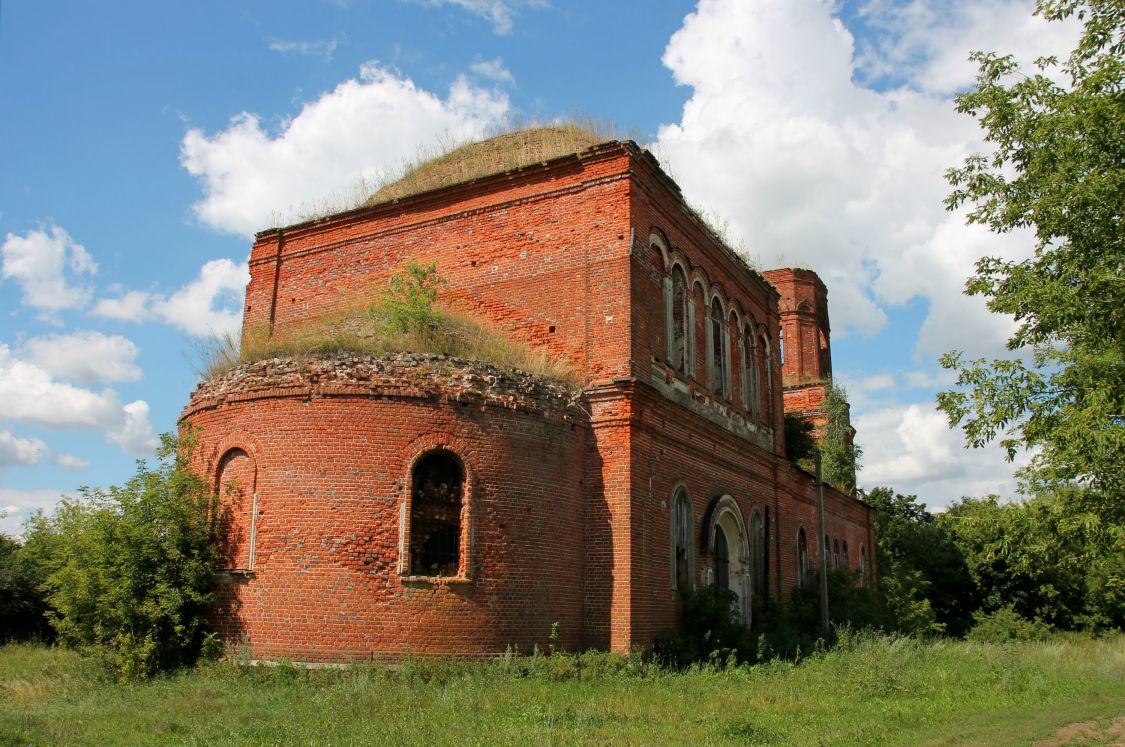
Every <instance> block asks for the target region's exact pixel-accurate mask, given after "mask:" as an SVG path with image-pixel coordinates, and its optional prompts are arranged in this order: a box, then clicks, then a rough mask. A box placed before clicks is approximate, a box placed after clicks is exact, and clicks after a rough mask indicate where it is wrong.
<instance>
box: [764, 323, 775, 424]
mask: <svg viewBox="0 0 1125 747" xmlns="http://www.w3.org/2000/svg"><path fill="white" fill-rule="evenodd" d="M762 368H764V369H765V372H764V373H765V380H766V381H765V391H764V392H763V393H762V396H763V397H764V398H765V401H766V406H765V408H764V411H765V416H766V420H767V421H768V422H769V423H770V424H771V425H772V424H773V346H772V345H771V344H770V338H769V335H762Z"/></svg>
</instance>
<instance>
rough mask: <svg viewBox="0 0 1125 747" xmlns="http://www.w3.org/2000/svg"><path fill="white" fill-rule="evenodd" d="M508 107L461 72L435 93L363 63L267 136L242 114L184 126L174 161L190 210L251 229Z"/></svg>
mask: <svg viewBox="0 0 1125 747" xmlns="http://www.w3.org/2000/svg"><path fill="white" fill-rule="evenodd" d="M508 110H509V103H508V98H507V96H506V95H504V94H503V93H499V92H497V91H489V90H484V89H481V88H478V87H475V86H473V85H472V84H471V83H470V82H469V81H468V79H467V78H465V77H464V76H460V77H458V78H457V80H456V81H454V83H453V85H452V86H451V87H450V90H449V94H448V96H447V97H446V98H445V99H441V98H439V97H438V96H435V95H434V94H432V93H430V92H428V91H424V90H421V89H419V88H417V87H416V86H415V85H414V83H413V82H412V81H410V80H409V79H407V78H403V77H400V76H399V75H396V74H395V73H393V72H391V71H390V70H388V69H387V68H385V67H382V66H380V65H378V64H377V63H374V62H372V63H367V64H365V65H363V66H362V68H361V69H360V75H359V78H358V79H352V80H348V81H345V82H344V83H341V84H340V85H338V86H337V87H336V88H335V90H333V91H331V92H329V93H326V94H324V95H322V96H321V97H320V98H319V99H317V100H316V101H313V102H310V103H308V104H306V105H305V106H304V108H303V109H302V110H301V112H300V113H299V114H297V116H295V117H294V118H293V119H292V120H290V121H288V122H287V123H286V124H285V125H284V127H283V128H282V130H281V132H280V133H279V134H278V135H277V136H276V137H271V136H270V135H269V134H268V133H267V132H266V131H265V130H264V129H263V128H262V126H261V123H260V121H259V118H258V116H257V115H255V114H250V113H248V112H243V113H242V114H239V115H238V116H237V117H235V118H234V119H233V120H232V121H231V125H230V127H228V128H227V129H226V130H223V131H221V132H219V133H217V134H215V135H212V136H208V135H206V134H205V133H204V132H203V131H202V130H199V129H190V130H188V132H187V134H186V135H184V139H183V142H182V143H181V146H180V162H181V164H182V165H183V167H184V168H185V169H187V171H188V172H189V173H191V174H192V175H193V176H195V177H196V178H197V179H198V180H199V182H200V184H201V186H202V188H203V194H204V196H203V199H201V200H200V201H199V202H197V203H195V205H194V208H193V209H194V211H195V214H196V215H197V216H198V218H199V219H200V220H201V221H203V222H204V223H206V224H207V225H210V226H213V227H215V228H218V229H221V230H224V231H229V232H232V233H238V234H242V235H244V236H251V235H252V234H253V233H254V232H256V231H260V230H262V229H264V228H267V227H269V226H270V225H271V222H272V223H276V222H277V216H279V215H282V216H285V215H291V214H293V213H294V211H295V209H296V208H298V207H301V206H304V207H305V208H306V209H307V208H308V207H309V206H314V205H317V204H318V203H319V204H320V206H321V207H324V206H326V204H328V203H331V204H332V205H333V206H337V203H342V202H343V200H344V196H345V195H346V196H348V197H354V196H353V195H350V194H349V190H354V189H355V185H356V183H357V182H358V181H360V180H364V179H366V180H374V179H378V178H381V177H384V176H386V175H388V174H391V173H393V172H394V171H395V170H396V169H397V168H398V167H400V166H401V164H402V161H403V158H404V156H405V155H410V154H414V153H416V152H417V151H418V150H419V148H422V147H427V146H431V145H432V144H433V143H434V142H436V140H437V139H438V138H439V137H444V138H446V139H451V140H459V139H463V138H469V137H475V136H479V135H481V134H482V133H484V132H485V131H486V130H487V128H488V127H489V126H491V125H493V124H495V123H497V122H499V121H501V120H502V119H503V118H504V116H505V115H506V114H507V113H508ZM339 206H340V207H342V206H343V204H340V205H339ZM271 219H272V220H271Z"/></svg>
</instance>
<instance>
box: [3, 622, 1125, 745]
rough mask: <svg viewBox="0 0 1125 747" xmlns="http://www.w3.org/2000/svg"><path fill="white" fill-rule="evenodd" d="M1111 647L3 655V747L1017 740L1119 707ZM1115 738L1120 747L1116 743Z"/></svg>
mask: <svg viewBox="0 0 1125 747" xmlns="http://www.w3.org/2000/svg"><path fill="white" fill-rule="evenodd" d="M1123 674H1125V640H1123V639H1122V638H1121V637H1115V638H1111V639H1104V640H1092V639H1089V638H1079V637H1073V638H1067V639H1064V640H1056V641H1051V642H1047V643H1021V644H1011V643H1009V644H1004V645H996V644H977V643H968V642H954V641H948V640H938V641H922V640H918V639H913V638H896V637H884V636H876V635H870V634H863V635H855V634H849V635H846V636H844V637H842V639H841V641H840V643H839V645H838V646H837V647H836V648H834V649H833V650H831V651H818V652H814V653H810V654H809V655H808V656H805V657H804V658H802V660H801V662H800V663H799V664H792V663H787V662H782V661H775V662H772V663H769V664H766V665H758V666H736V667H726V668H724V667H707V666H705V667H695V668H692V669H689V670H687V671H685V672H673V671H668V670H664V669H660V668H657V667H654V666H652V665H650V664H647V663H645V662H644V661H642V660H639V659H637V658H634V657H623V656H617V655H612V654H600V653H594V654H582V655H573V654H558V655H548V656H537V657H522V658H501V659H498V660H493V661H488V662H450V661H448V660H427V659H408V660H406V661H404V662H402V663H401V665H400V666H399V667H397V668H390V667H388V666H386V665H384V664H378V663H367V664H358V665H355V666H353V667H350V668H348V669H343V670H338V669H314V670H307V669H304V668H298V667H294V666H291V665H285V664H282V665H279V666H276V667H251V666H236V665H233V664H231V663H227V662H220V663H210V662H208V663H204V664H201V665H198V666H197V667H196V668H194V669H191V670H181V671H180V672H177V673H175V674H171V675H164V676H161V677H158V678H156V679H153V680H149V681H147V682H143V683H136V684H127V685H124V686H122V685H117V684H114V683H113V682H111V681H109V680H107V679H106V678H105V677H104V675H103V674H102V673H101V672H100V671H99V670H98V669H97V668H92V667H91V666H90V665H89V663H88V662H86V661H84V660H82V659H80V658H78V657H76V656H75V655H73V654H72V653H71V652H68V651H66V650H62V649H51V648H46V647H42V646H27V645H15V646H7V647H4V648H0V692H2V693H3V697H0V744H57V743H61V744H78V745H81V744H89V745H112V744H184V743H194V744H458V745H460V744H490V745H491V744H519V745H525V744H689V743H690V744H730V743H741V744H745V743H757V744H794V745H814V744H833V745H835V744H857V745H870V744H891V745H894V744H903V745H927V744H933V745H948V744H989V745H993V744H999V745H1002V744H1021V745H1025V744H1030V743H1032V742H1033V741H1035V740H1037V739H1041V738H1048V737H1051V736H1052V735H1054V734H1055V733H1056V732H1057V731H1058V730H1059V728H1060V727H1063V726H1066V725H1069V724H1074V723H1084V722H1090V721H1092V722H1094V723H1093V724H1092V727H1091V728H1094V729H1096V731H1097V732H1098V733H1101V734H1102V735H1103V737H1102V740H1101V741H1102V742H1103V743H1106V742H1112V741H1113V739H1112V738H1108V737H1109V736H1110V735H1112V734H1113V732H1111V731H1109V729H1110V727H1111V724H1112V719H1113V718H1115V717H1118V716H1120V715H1121V711H1120V704H1121V702H1123V699H1125V676H1122V675H1123ZM1120 736H1121V735H1120V734H1118V735H1117V737H1116V738H1117V739H1118V740H1119V739H1120Z"/></svg>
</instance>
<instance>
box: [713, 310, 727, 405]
mask: <svg viewBox="0 0 1125 747" xmlns="http://www.w3.org/2000/svg"><path fill="white" fill-rule="evenodd" d="M725 334H726V326H725V325H724V324H723V307H722V306H721V305H720V304H719V299H717V298H716V299H715V300H714V301H712V302H711V388H712V389H714V390H715V391H716V392H718V393H719V396H721V397H724V398H726V397H727V396H728V395H727V390H726V375H727V374H726V369H727V361H726V354H725V350H724V348H725V347H726V346H725Z"/></svg>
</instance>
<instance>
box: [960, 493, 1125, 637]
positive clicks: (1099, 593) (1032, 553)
mask: <svg viewBox="0 0 1125 747" xmlns="http://www.w3.org/2000/svg"><path fill="white" fill-rule="evenodd" d="M938 524H939V526H942V527H946V528H948V530H949V532H950V535H951V536H952V538H953V541H954V542H955V543H956V545H957V547H958V548H959V549H960V550H961V552H962V553H963V555H964V557H965V561H966V563H967V566H968V569H969V572H970V574H971V575H972V578H973V580H974V582H975V583H976V585H977V587H978V588H979V590H980V595H981V598H982V602H983V607H984V609H985V610H986V611H988V612H996V611H999V610H1002V609H1005V608H1010V609H1011V610H1013V611H1014V612H1015V613H1017V614H1019V615H1020V616H1021V617H1023V618H1024V619H1026V620H1041V621H1043V622H1045V623H1048V624H1049V625H1051V626H1054V627H1058V628H1064V629H1075V628H1093V629H1098V628H1120V627H1122V626H1123V625H1125V504H1122V503H1121V502H1120V501H1115V500H1109V499H1106V498H1104V497H1102V496H1100V495H1099V494H1097V493H1094V492H1092V491H1089V490H1083V489H1081V488H1077V487H1069V488H1065V489H1063V490H1061V491H1060V492H1058V493H1055V494H1050V495H1043V496H1037V497H1035V498H1032V499H1030V500H1028V501H1025V502H1023V503H1001V502H1000V500H999V499H998V498H997V497H996V496H990V497H988V498H984V499H972V498H966V499H964V500H962V501H961V502H959V503H956V504H954V505H953V506H952V507H951V508H950V510H949V511H948V512H947V513H945V514H943V515H941V516H939V517H938Z"/></svg>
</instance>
